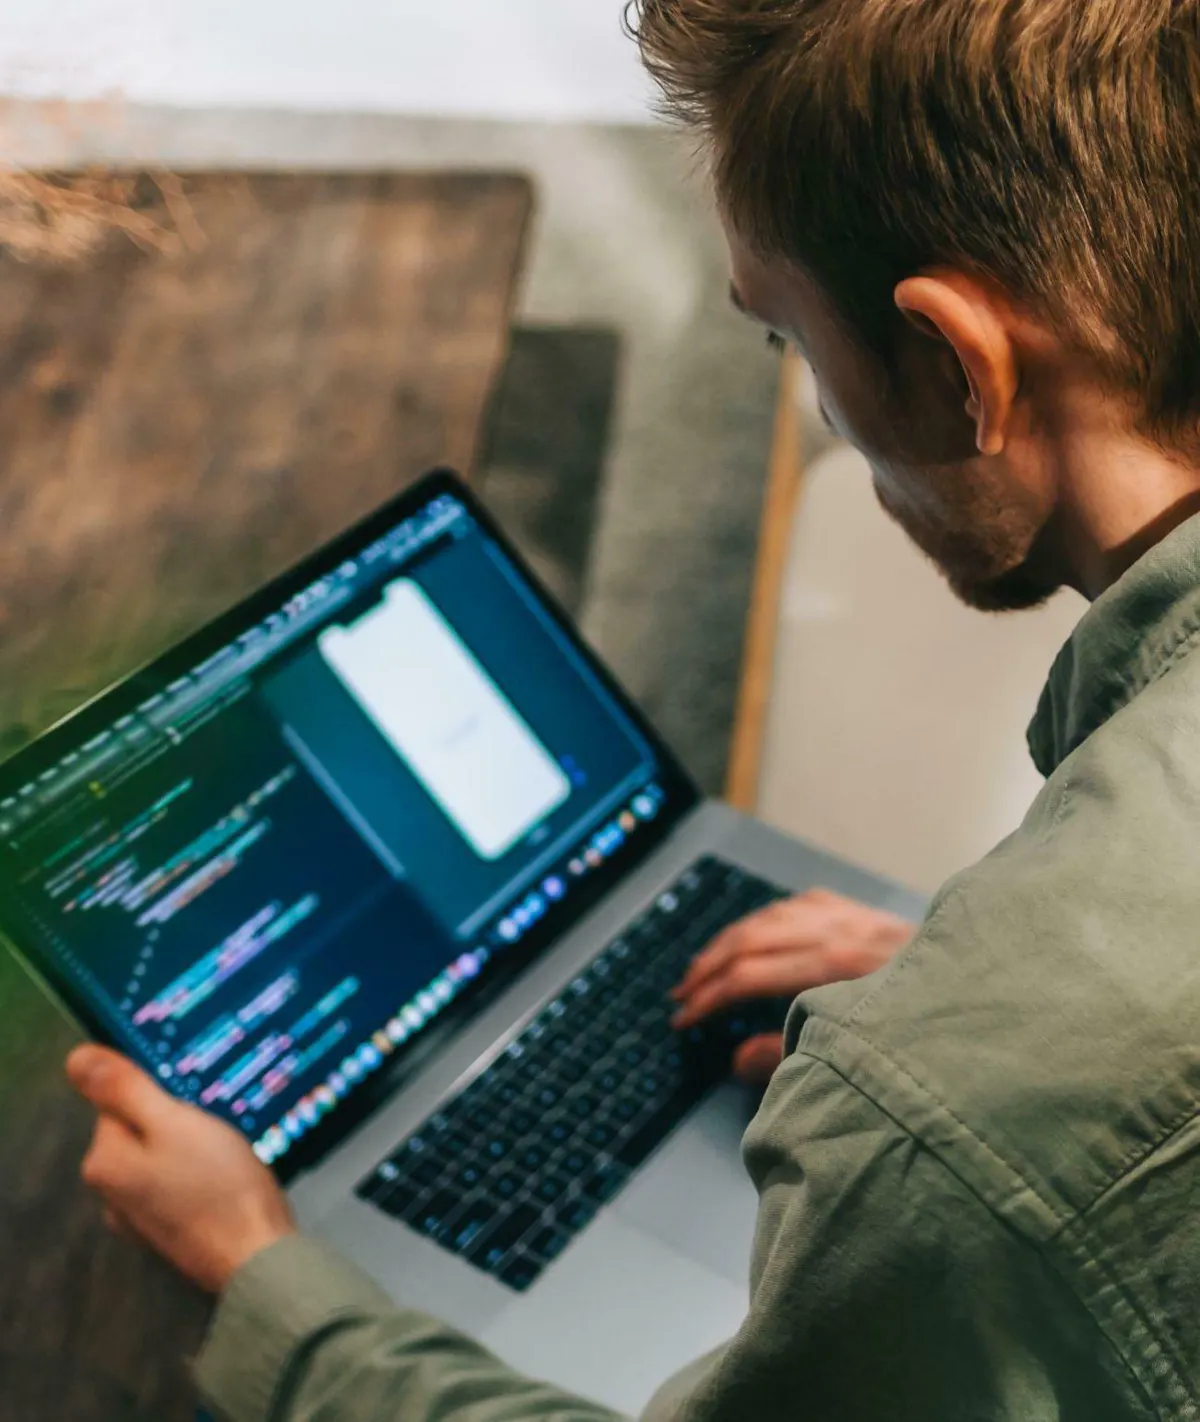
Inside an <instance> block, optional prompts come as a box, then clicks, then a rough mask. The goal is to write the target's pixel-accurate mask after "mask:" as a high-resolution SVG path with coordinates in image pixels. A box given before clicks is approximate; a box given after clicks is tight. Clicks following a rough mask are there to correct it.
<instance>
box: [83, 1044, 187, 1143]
mask: <svg viewBox="0 0 1200 1422" xmlns="http://www.w3.org/2000/svg"><path fill="white" fill-rule="evenodd" d="M67 1079H68V1080H69V1081H70V1083H71V1085H72V1086H73V1087H74V1088H75V1090H76V1091H78V1092H79V1094H80V1096H82V1097H83V1098H84V1099H85V1100H86V1101H90V1102H91V1104H92V1105H93V1106H94V1107H95V1108H96V1109H97V1111H101V1112H103V1113H105V1114H106V1115H109V1116H115V1117H117V1118H118V1119H119V1120H121V1121H122V1122H124V1124H125V1125H126V1126H128V1127H129V1128H130V1129H131V1130H134V1131H136V1132H138V1133H139V1134H145V1132H146V1131H147V1130H148V1129H149V1128H150V1127H151V1126H152V1125H153V1124H154V1122H155V1121H156V1120H157V1119H158V1118H159V1117H160V1116H161V1114H162V1109H163V1106H164V1105H165V1104H167V1103H169V1102H170V1101H171V1099H172V1098H171V1097H169V1096H168V1095H167V1094H166V1092H165V1091H163V1090H162V1088H161V1087H160V1086H159V1085H158V1084H157V1082H155V1081H154V1080H153V1078H151V1077H149V1076H147V1075H146V1073H145V1072H144V1071H142V1070H141V1069H140V1068H139V1067H136V1066H134V1064H133V1063H132V1062H131V1061H130V1060H129V1059H128V1058H127V1057H123V1056H121V1055H120V1053H118V1052H113V1051H109V1049H108V1048H107V1047H94V1046H87V1047H77V1048H76V1049H75V1051H73V1052H72V1053H71V1055H70V1056H69V1057H68V1058H67Z"/></svg>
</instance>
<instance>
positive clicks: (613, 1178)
mask: <svg viewBox="0 0 1200 1422" xmlns="http://www.w3.org/2000/svg"><path fill="white" fill-rule="evenodd" d="M628 1179H629V1171H628V1170H626V1169H624V1167H622V1166H620V1165H604V1166H601V1168H600V1169H599V1170H597V1171H596V1173H595V1174H594V1175H592V1176H590V1177H589V1178H588V1179H587V1180H585V1181H584V1182H583V1194H584V1195H585V1196H587V1198H588V1199H590V1200H595V1201H596V1203H597V1204H600V1205H603V1204H605V1203H606V1202H607V1201H609V1200H611V1199H612V1198H613V1196H614V1195H616V1194H617V1193H618V1192H619V1191H620V1189H621V1186H622V1185H624V1184H625V1182H626V1180H628Z"/></svg>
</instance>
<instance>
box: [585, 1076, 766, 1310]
mask: <svg viewBox="0 0 1200 1422" xmlns="http://www.w3.org/2000/svg"><path fill="white" fill-rule="evenodd" d="M755 1104H756V1098H755V1096H754V1095H753V1093H751V1092H749V1091H746V1090H745V1089H743V1088H741V1087H737V1086H732V1085H730V1086H723V1087H721V1088H720V1090H718V1091H716V1092H714V1094H713V1095H712V1096H711V1097H710V1098H709V1099H708V1100H707V1101H706V1102H705V1103H704V1105H703V1106H701V1107H700V1109H699V1110H698V1111H697V1112H695V1114H694V1115H692V1116H690V1117H689V1118H688V1120H687V1121H686V1122H685V1124H684V1125H683V1126H682V1127H681V1128H680V1129H679V1130H678V1131H676V1132H675V1134H674V1135H673V1136H672V1137H671V1139H670V1140H669V1141H667V1143H666V1144H665V1145H664V1146H663V1147H662V1149H661V1150H659V1151H658V1153H657V1154H656V1155H654V1156H653V1157H652V1158H651V1159H650V1160H649V1161H647V1163H646V1164H645V1166H643V1167H642V1169H641V1170H640V1171H638V1173H637V1174H636V1175H635V1176H634V1177H633V1179H632V1180H631V1181H630V1182H629V1184H628V1185H627V1186H626V1187H625V1189H624V1190H622V1191H621V1193H620V1194H619V1195H618V1196H617V1198H616V1199H615V1200H614V1201H613V1209H614V1211H615V1213H616V1214H617V1215H618V1216H619V1217H620V1219H622V1220H623V1221H624V1222H625V1223H626V1224H632V1225H634V1226H639V1227H641V1228H642V1229H645V1230H648V1231H649V1232H650V1233H651V1234H652V1235H654V1237H655V1238H656V1239H660V1240H662V1241H663V1243H664V1244H669V1245H671V1246H672V1247H673V1248H674V1249H677V1250H678V1251H679V1252H680V1253H681V1254H686V1255H687V1256H688V1258H689V1259H694V1260H696V1261H697V1262H698V1263H700V1264H707V1265H709V1267H710V1268H713V1269H716V1270H718V1272H720V1273H722V1274H724V1275H725V1277H726V1278H727V1279H729V1280H730V1282H731V1283H735V1284H738V1285H740V1286H741V1287H742V1288H748V1287H749V1279H750V1255H751V1251H752V1249H753V1247H754V1227H755V1223H756V1221H757V1219H758V1194H757V1192H756V1191H755V1189H754V1184H753V1182H752V1181H751V1179H750V1177H749V1175H747V1174H746V1167H745V1166H744V1165H743V1164H742V1152H741V1142H742V1136H743V1134H744V1132H745V1130H746V1127H747V1126H748V1125H749V1123H750V1118H751V1116H752V1114H753V1112H754V1107H755Z"/></svg>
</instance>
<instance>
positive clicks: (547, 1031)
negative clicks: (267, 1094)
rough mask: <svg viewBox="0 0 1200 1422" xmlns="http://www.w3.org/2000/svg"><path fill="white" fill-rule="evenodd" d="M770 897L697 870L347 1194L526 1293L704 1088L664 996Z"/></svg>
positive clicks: (716, 867)
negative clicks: (722, 935) (728, 929)
mask: <svg viewBox="0 0 1200 1422" xmlns="http://www.w3.org/2000/svg"><path fill="white" fill-rule="evenodd" d="M782 897H783V891H782V890H780V889H778V888H775V887H773V886H772V885H770V884H767V883H764V882H763V881H762V880H760V879H756V878H754V877H752V876H751V875H749V874H747V873H746V872H745V871H744V870H741V869H736V868H734V867H733V866H732V865H729V864H726V863H724V862H723V861H721V860H718V859H715V858H705V859H702V860H699V861H698V862H697V863H696V864H694V865H693V866H692V867H691V868H690V869H689V870H688V871H687V873H685V874H684V875H682V877H681V878H680V879H679V880H678V882H677V883H676V884H674V885H673V886H672V888H671V889H670V890H668V891H667V892H666V893H664V894H661V895H660V896H659V898H658V900H657V901H656V902H655V903H654V904H653V905H652V906H651V908H649V909H648V910H647V911H646V912H645V913H643V914H642V915H641V916H640V917H639V918H636V919H634V920H633V922H632V923H630V924H629V926H628V927H627V928H626V929H625V931H624V932H623V933H622V934H621V935H620V937H618V938H615V939H614V940H613V941H612V942H611V943H610V944H608V946H607V947H606V948H605V949H604V950H603V951H602V952H600V953H598V954H597V955H596V957H595V958H593V959H592V961H591V962H590V963H589V964H588V965H587V967H586V968H585V969H584V970H583V971H582V972H581V973H580V974H579V976H578V977H576V978H575V979H574V980H573V981H572V982H571V983H569V984H568V985H567V986H566V988H565V989H564V990H563V991H562V993H561V994H560V995H559V996H558V997H557V998H555V1000H554V1001H553V1002H551V1003H549V1004H548V1005H547V1006H546V1007H545V1008H543V1009H542V1011H541V1012H539V1013H538V1015H537V1017H536V1018H535V1019H534V1020H533V1021H532V1022H531V1023H530V1024H529V1026H528V1027H526V1028H525V1030H524V1031H523V1032H522V1033H521V1035H520V1036H519V1037H518V1038H517V1039H516V1040H515V1041H513V1042H512V1043H511V1044H510V1045H509V1046H508V1047H507V1048H506V1049H505V1050H504V1051H503V1052H502V1053H501V1055H500V1056H499V1057H498V1058H497V1059H496V1060H495V1061H494V1062H493V1063H492V1065H491V1066H490V1067H488V1068H487V1069H486V1070H485V1071H484V1072H483V1073H481V1075H480V1076H478V1077H477V1078H476V1079H475V1080H474V1081H472V1082H471V1084H470V1085H469V1086H467V1087H466V1088H465V1089H464V1090H463V1091H462V1092H460V1094H459V1095H458V1096H456V1097H454V1098H452V1099H451V1100H449V1101H447V1102H446V1103H444V1104H443V1105H442V1106H441V1107H440V1109H439V1110H438V1111H437V1112H436V1113H435V1114H433V1115H432V1116H430V1117H429V1118H428V1119H427V1120H426V1121H425V1122H423V1123H422V1125H421V1126H420V1127H419V1128H418V1129H417V1130H416V1131H415V1132H413V1134H412V1135H410V1136H408V1137H407V1139H405V1140H404V1141H403V1142H401V1144H400V1146H399V1148H398V1149H397V1150H395V1151H394V1152H393V1153H392V1154H391V1155H389V1156H388V1158H387V1159H386V1160H384V1161H382V1162H381V1163H380V1164H379V1166H378V1167H377V1168H376V1169H375V1170H374V1171H373V1172H372V1173H371V1175H370V1176H369V1177H368V1178H367V1179H366V1180H363V1181H362V1182H361V1183H360V1184H359V1186H358V1187H357V1191H356V1193H357V1194H358V1195H359V1197H360V1198H362V1199H364V1200H367V1201H369V1202H370V1203H372V1204H374V1205H375V1206H376V1207H378V1208H379V1209H381V1210H383V1211H385V1212H386V1213H387V1214H389V1215H391V1216H393V1217H394V1218H397V1219H400V1220H403V1221H404V1222H405V1223H406V1224H407V1225H409V1226H410V1227H411V1228H413V1229H415V1230H417V1231H418V1232H419V1233H421V1234H423V1235H426V1236H427V1237H428V1238H430V1239H432V1240H434V1241H436V1242H437V1243H438V1244H440V1245H441V1246H442V1247H443V1248H445V1249H448V1250H450V1251H452V1252H453V1253H455V1254H458V1255H460V1256H461V1257H463V1258H464V1259H466V1260H467V1261H469V1262H470V1263H471V1264H473V1265H475V1266H476V1267H477V1268H479V1269H482V1270H484V1271H485V1272H487V1273H489V1274H493V1275H495V1276H496V1277H497V1278H498V1279H500V1280H501V1282H503V1283H505V1284H507V1285H508V1286H509V1287H510V1288H513V1289H517V1290H524V1289H527V1288H528V1287H529V1285H530V1284H532V1283H533V1281H534V1280H535V1279H536V1278H537V1276H538V1275H539V1274H540V1273H541V1271H542V1270H543V1269H544V1268H545V1267H546V1266H547V1265H548V1264H549V1263H551V1262H552V1261H553V1260H554V1259H557V1258H558V1256H559V1255H560V1254H561V1253H562V1251H563V1250H564V1249H565V1248H566V1247H567V1245H568V1244H569V1243H570V1241H571V1238H572V1236H574V1235H576V1234H578V1233H579V1231H580V1230H582V1229H584V1228H585V1227H586V1226H587V1224H588V1223H589V1222H590V1220H591V1219H592V1217H593V1216H594V1215H595V1213H596V1211H597V1210H598V1209H599V1208H600V1206H601V1205H603V1204H605V1203H607V1202H608V1201H609V1200H611V1199H613V1197H614V1196H615V1195H617V1193H618V1192H619V1191H620V1190H621V1189H622V1187H623V1186H624V1185H625V1183H626V1181H627V1180H628V1179H629V1177H630V1176H631V1175H632V1173H633V1172H634V1171H635V1170H636V1169H637V1168H638V1166H640V1165H641V1164H642V1162H643V1161H644V1160H645V1159H646V1158H647V1157H648V1156H649V1155H650V1154H651V1153H652V1152H653V1151H654V1149H655V1148H656V1147H657V1146H658V1145H660V1144H661V1143H662V1141H663V1140H664V1139H665V1138H666V1136H667V1135H668V1134H669V1133H670V1132H671V1131H672V1130H673V1129H674V1128H675V1127H676V1126H677V1125H678V1124H679V1123H680V1122H681V1121H682V1120H683V1118H684V1117H685V1116H686V1115H687V1114H688V1113H689V1112H690V1111H691V1110H692V1109H693V1108H694V1107H695V1106H696V1105H698V1103H699V1102H700V1101H701V1100H702V1099H703V1098H704V1097H705V1096H706V1095H707V1094H708V1091H709V1089H710V1088H711V1085H712V1083H711V1081H710V1080H705V1079H704V1078H703V1077H702V1076H697V1075H696V1073H695V1072H693V1071H690V1070H689V1069H688V1063H687V1062H686V1061H685V1059H684V1053H683V1051H682V1050H681V1044H680V1041H679V1039H678V1037H677V1036H676V1034H675V1033H674V1032H673V1031H672V1029H671V1025H670V1017H671V1013H672V1010H673V1009H672V1006H671V1003H670V1001H669V999H668V997H667V994H668V992H669V990H670V989H671V988H672V987H674V985H675V984H676V983H677V982H678V981H679V979H680V978H681V977H682V976H683V972H684V969H685V968H686V967H687V964H688V963H689V962H690V961H691V959H692V958H693V957H695V955H696V954H697V953H698V952H699V951H700V950H701V949H702V948H703V947H705V946H706V944H707V943H708V942H709V941H710V940H711V939H712V938H713V936H714V935H715V934H716V933H717V932H719V931H720V930H721V929H722V928H724V927H725V926H726V925H728V924H730V923H733V922H734V921H736V920H737V919H739V918H743V917H745V915H746V914H749V913H753V912H754V911H755V910H756V909H759V908H762V907H764V906H765V905H766V904H769V903H771V902H773V901H774V900H776V899H778V898H782Z"/></svg>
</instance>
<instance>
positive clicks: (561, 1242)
mask: <svg viewBox="0 0 1200 1422" xmlns="http://www.w3.org/2000/svg"><path fill="white" fill-rule="evenodd" d="M570 1242H571V1240H570V1236H569V1235H565V1234H563V1232H562V1230H558V1229H540V1230H538V1232H537V1233H536V1234H534V1235H531V1236H530V1238H529V1239H528V1240H527V1241H526V1248H527V1249H528V1250H529V1252H530V1254H533V1255H536V1257H537V1258H538V1259H541V1260H544V1262H545V1263H547V1264H549V1263H550V1261H551V1260H552V1259H557V1258H558V1256H559V1255H560V1254H561V1253H562V1252H563V1250H564V1249H565V1248H566V1247H567V1245H568V1244H570Z"/></svg>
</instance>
